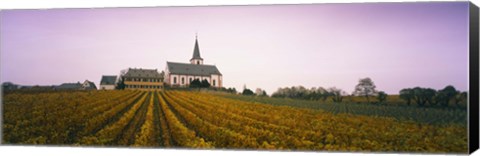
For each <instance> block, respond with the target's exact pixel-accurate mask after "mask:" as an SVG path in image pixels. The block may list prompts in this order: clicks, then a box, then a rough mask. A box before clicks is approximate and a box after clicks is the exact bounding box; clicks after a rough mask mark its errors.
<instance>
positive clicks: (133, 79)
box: [123, 68, 163, 90]
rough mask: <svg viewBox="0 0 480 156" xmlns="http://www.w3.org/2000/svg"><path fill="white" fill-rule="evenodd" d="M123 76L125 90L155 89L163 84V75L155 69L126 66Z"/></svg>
mask: <svg viewBox="0 0 480 156" xmlns="http://www.w3.org/2000/svg"><path fill="white" fill-rule="evenodd" d="M123 77H124V84H125V89H127V90H131V89H135V90H157V89H161V88H162V86H163V82H162V79H163V76H162V75H161V74H160V73H159V72H158V71H157V69H142V68H140V69H137V68H128V71H127V73H125V75H123Z"/></svg>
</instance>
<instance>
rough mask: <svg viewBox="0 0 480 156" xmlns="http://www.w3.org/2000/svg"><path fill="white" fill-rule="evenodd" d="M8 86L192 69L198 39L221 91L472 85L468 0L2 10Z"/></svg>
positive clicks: (1, 48) (1, 50)
mask: <svg viewBox="0 0 480 156" xmlns="http://www.w3.org/2000/svg"><path fill="white" fill-rule="evenodd" d="M0 22H1V23H0V24H1V25H0V56H1V57H0V60H1V63H0V65H1V67H0V73H1V74H0V80H1V82H7V81H11V82H14V83H17V84H22V85H37V84H38V85H54V84H55V85H58V84H61V83H65V82H77V81H84V80H85V79H88V80H91V81H93V82H94V83H95V84H97V85H98V84H99V82H100V78H101V76H102V75H116V74H118V73H119V72H120V70H122V69H126V68H129V67H132V68H133V67H137V68H153V69H155V68H156V69H159V70H163V69H165V66H166V61H172V62H185V63H187V62H188V61H189V59H190V58H191V57H192V53H193V46H194V40H195V32H198V36H199V37H198V38H199V45H200V52H201V56H202V57H203V58H204V60H205V64H215V65H217V67H218V69H219V70H220V72H222V74H223V77H224V78H223V79H224V86H225V87H235V88H236V89H237V90H241V88H242V87H243V85H244V84H246V86H247V87H248V88H250V89H252V90H255V89H256V88H262V89H266V90H267V93H268V94H271V93H272V92H274V91H275V90H276V89H277V88H278V87H286V86H293V85H303V86H305V87H307V88H310V87H319V86H321V87H325V88H328V87H333V86H335V87H337V88H341V89H343V90H345V91H347V92H349V93H351V92H352V91H353V89H354V87H355V85H356V84H357V83H358V80H359V79H360V78H364V77H370V78H372V80H373V81H374V82H375V84H376V86H377V89H379V90H383V91H386V92H387V93H389V94H398V91H399V90H400V89H402V88H407V87H415V86H421V87H431V88H434V89H441V88H443V87H445V86H446V85H454V86H455V87H456V88H457V89H459V90H462V91H465V90H467V88H468V2H439V3H365V4H317V5H263V6H212V7H153V8H109V9H105V8H103V9H47V10H2V11H1V12H0Z"/></svg>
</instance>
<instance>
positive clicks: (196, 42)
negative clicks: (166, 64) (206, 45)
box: [190, 33, 203, 64]
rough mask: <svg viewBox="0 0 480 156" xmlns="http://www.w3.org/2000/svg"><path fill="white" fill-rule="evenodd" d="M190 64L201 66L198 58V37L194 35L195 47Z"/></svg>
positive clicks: (201, 60) (201, 62) (200, 59)
mask: <svg viewBox="0 0 480 156" xmlns="http://www.w3.org/2000/svg"><path fill="white" fill-rule="evenodd" d="M190 63H191V64H203V59H202V57H200V48H198V37H197V33H195V47H194V48H193V56H192V59H190Z"/></svg>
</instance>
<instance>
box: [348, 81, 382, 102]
mask: <svg viewBox="0 0 480 156" xmlns="http://www.w3.org/2000/svg"><path fill="white" fill-rule="evenodd" d="M375 87H376V86H375V84H373V81H372V79H370V78H368V77H367V78H364V79H360V80H359V81H358V84H357V86H355V91H354V92H353V94H355V95H357V96H365V98H367V102H368V103H370V96H373V95H375V94H376V92H377V91H376V90H375Z"/></svg>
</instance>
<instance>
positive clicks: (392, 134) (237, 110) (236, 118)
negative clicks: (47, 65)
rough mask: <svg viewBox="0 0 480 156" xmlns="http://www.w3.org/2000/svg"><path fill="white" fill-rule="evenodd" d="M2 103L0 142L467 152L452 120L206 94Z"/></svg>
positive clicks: (20, 97) (47, 96) (41, 96)
mask: <svg viewBox="0 0 480 156" xmlns="http://www.w3.org/2000/svg"><path fill="white" fill-rule="evenodd" d="M237 98H242V97H241V96H238V97H237ZM2 100H3V125H2V126H3V129H2V130H3V134H2V135H3V136H2V143H4V144H16V145H17V144H19V145H61V146H65V145H68V146H115V147H157V148H201V149H204V148H215V149H267V150H270V149H279V150H302V151H303V150H331V151H377V152H393V151H396V152H434V153H445V152H448V153H466V152H467V129H466V126H464V125H461V124H455V122H443V124H427V123H422V122H415V121H414V120H398V119H396V118H392V117H388V115H386V116H381V115H359V114H362V113H332V112H336V111H328V110H323V109H312V108H306V107H305V108H298V107H291V106H275V105H269V104H264V103H258V102H254V101H248V100H240V99H233V98H231V97H225V96H224V95H219V94H212V93H208V92H193V91H158V92H146V91H89V92H86V91H85V92H80V91H79V92H50V93H20V92H14V93H9V94H6V95H4V96H3V99H2ZM265 103H268V102H265ZM330 107H331V106H330ZM345 108H347V109H349V110H350V109H351V108H350V107H345ZM352 108H353V107H352ZM358 111H359V112H362V111H363V110H358ZM348 112H350V111H348ZM353 112H357V111H353ZM416 113H419V112H416ZM419 114H420V113H419ZM442 117H443V116H442Z"/></svg>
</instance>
